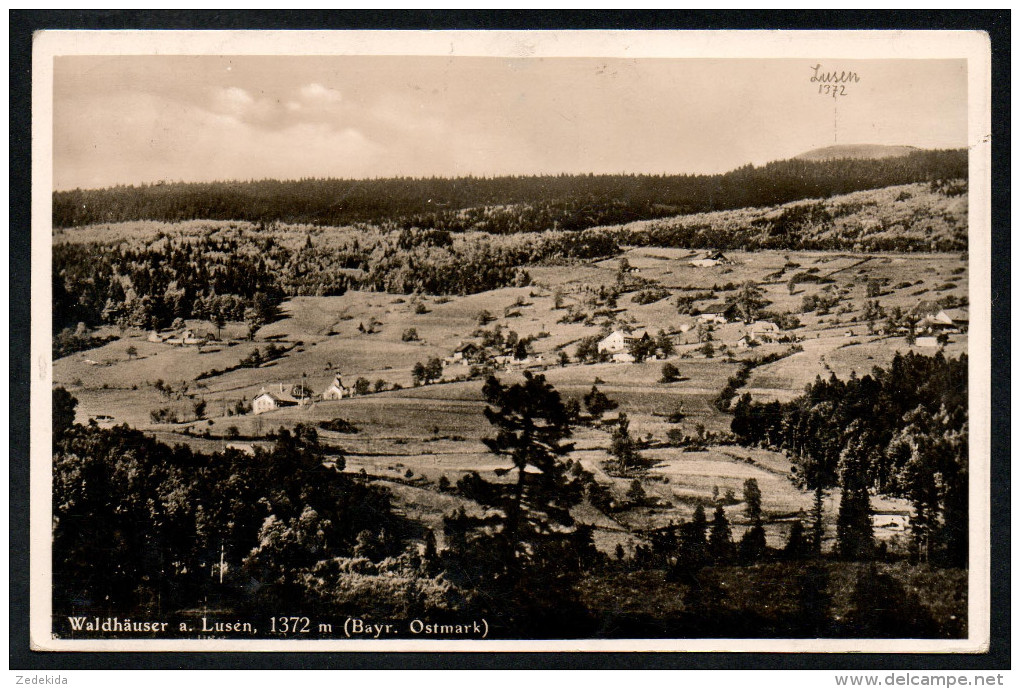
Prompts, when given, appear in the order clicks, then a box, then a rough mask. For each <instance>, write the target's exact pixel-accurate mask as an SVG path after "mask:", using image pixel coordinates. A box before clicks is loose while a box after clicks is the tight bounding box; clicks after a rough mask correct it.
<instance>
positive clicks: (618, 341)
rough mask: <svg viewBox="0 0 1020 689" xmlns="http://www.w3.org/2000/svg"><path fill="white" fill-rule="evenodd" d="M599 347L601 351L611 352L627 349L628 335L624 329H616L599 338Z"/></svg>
mask: <svg viewBox="0 0 1020 689" xmlns="http://www.w3.org/2000/svg"><path fill="white" fill-rule="evenodd" d="M598 349H599V351H600V352H609V353H610V354H615V353H616V352H623V351H626V349H627V336H626V335H625V334H624V333H623V331H622V330H614V331H613V332H611V333H609V334H608V335H606V336H605V337H603V338H602V339H601V340H599V344H598Z"/></svg>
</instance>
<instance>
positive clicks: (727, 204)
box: [53, 149, 967, 234]
mask: <svg viewBox="0 0 1020 689" xmlns="http://www.w3.org/2000/svg"><path fill="white" fill-rule="evenodd" d="M966 177H967V154H966V151H965V150H962V149H961V150H939V151H915V152H912V153H910V154H909V155H906V156H902V157H897V158H883V159H876V160H861V159H857V160H855V159H842V160H826V161H805V160H796V159H794V160H784V161H777V162H772V163H768V164H766V165H762V166H757V167H756V166H752V165H745V166H743V167H740V168H737V169H735V170H732V171H730V172H727V173H724V174H716V175H558V176H512V177H493V178H485V177H461V178H454V179H447V178H410V177H401V178H390V179H375V180H344V179H302V180H295V181H278V180H261V181H249V182H208V183H160V184H152V185H141V186H118V187H113V188H108V189H93V190H83V189H75V190H72V191H60V192H54V194H53V224H54V226H55V227H74V226H81V225H90V224H96V223H111V222H124V221H130V220H158V221H164V222H179V221H182V220H192V219H221V220H248V221H251V222H272V221H283V222H292V223H311V224H316V225H331V226H343V225H350V224H356V223H371V224H379V225H384V226H389V227H393V228H410V227H420V228H428V229H440V230H447V231H452V232H463V231H466V230H481V231H486V232H491V233H496V234H504V233H516V232H535V231H544V230H551V229H564V230H579V229H584V228H588V227H595V226H599V225H610V224H618V223H625V222H630V221H633V220H643V219H651V218H661V217H668V216H672V215H680V214H687V213H700V212H707V211H716V210H726V209H733V208H744V207H748V206H769V205H775V204H782V203H787V202H789V201H796V200H799V199H805V198H825V197H829V196H834V195H837V194H846V193H849V192H853V191H860V190H863V189H874V188H879V187H886V186H891V185H896V184H908V183H913V182H929V181H934V180H940V179H959V178H966Z"/></svg>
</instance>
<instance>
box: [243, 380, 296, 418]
mask: <svg viewBox="0 0 1020 689" xmlns="http://www.w3.org/2000/svg"><path fill="white" fill-rule="evenodd" d="M298 387H299V386H295V387H294V390H297V389H298ZM302 389H303V388H302ZM294 390H292V391H291V392H287V391H286V390H285V386H284V384H283V383H280V387H279V390H275V389H274V390H272V391H269V390H266V389H265V388H262V390H261V391H260V392H259V394H257V395H255V397H254V398H253V399H252V401H251V411H252V413H253V414H264V413H265V412H268V411H274V410H276V409H282V408H283V407H294V406H298V405H304V404H308V403H309V402H311V397H310V396H307V395H304V394H301V395H298V396H295V395H294V394H293V392H294Z"/></svg>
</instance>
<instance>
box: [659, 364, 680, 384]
mask: <svg viewBox="0 0 1020 689" xmlns="http://www.w3.org/2000/svg"><path fill="white" fill-rule="evenodd" d="M678 380H680V371H679V369H677V367H676V366H674V365H673V364H670V363H665V364H663V365H662V377H661V378H660V379H659V382H660V383H674V382H676V381H678Z"/></svg>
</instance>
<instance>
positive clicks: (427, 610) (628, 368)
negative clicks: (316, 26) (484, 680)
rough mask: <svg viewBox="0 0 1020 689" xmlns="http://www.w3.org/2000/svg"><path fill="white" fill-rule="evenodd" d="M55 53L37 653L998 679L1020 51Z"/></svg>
mask: <svg viewBox="0 0 1020 689" xmlns="http://www.w3.org/2000/svg"><path fill="white" fill-rule="evenodd" d="M34 53H35V54H34V56H33V59H34V72H33V90H34V94H35V95H34V104H33V127H34V133H35V136H34V137H33V147H34V168H33V180H32V184H33V222H32V225H33V292H32V310H33V314H34V318H33V324H32V346H33V362H34V363H33V370H32V418H31V423H32V504H31V512H32V514H31V519H32V523H31V528H32V548H31V561H32V581H33V589H32V620H31V622H32V643H33V648H36V649H38V650H51V651H73V650H90V651H140V650H217V651H245V650H251V651H272V650H303V651H314V650H330V651H338V650H339V651H343V650H351V651H422V650H460V651H505V650H518V649H519V650H532V651H535V650H551V651H565V650H573V651H585V650H590V651H599V650H636V651H684V650H700V651H781V652H803V651H815V652H816V651H832V652H850V651H861V652H869V651H870V652H875V651H881V652H916V651H924V652H943V653H949V652H971V653H973V652H980V651H981V650H983V649H987V644H988V636H989V629H988V625H989V622H988V620H989V607H990V602H989V592H988V591H989V589H988V587H989V545H988V534H989V521H990V514H989V507H988V496H989V478H988V477H989V465H990V450H989V443H990V431H989V427H990V402H989V387H988V386H989V377H990V374H989V371H990V339H991V336H990V332H991V330H990V328H991V326H990V316H989V314H990V301H991V300H990V296H989V295H990V291H989V290H990V288H989V284H990V268H989V265H990V248H989V247H990V241H991V239H990V237H991V224H990V219H989V218H990V215H989V198H990V181H991V173H990V153H989V150H990V149H989V146H990V144H989V133H990V105H989V100H988V99H989V97H990V76H989V70H990V66H989V65H990V57H989V50H988V44H987V42H986V41H985V40H983V38H982V35H981V34H979V33H976V32H910V31H906V32H880V31H873V32H839V31H835V32H807V31H805V32H797V31H791V32H774V31H770V32H676V31H660V32H642V31H618V32H612V31H559V32H554V31H549V32H537V31H531V32H509V31H503V32H470V31H464V32H458V31H438V32H371V31H352V32H344V31H336V32H304V33H300V32H258V31H248V32H187V31H185V32H174V31H162V32H101V31H93V32H89V31H46V32H42V33H41V34H40V35H39V36H37V38H36V42H35V50H34ZM972 319H973V322H972ZM35 362H38V366H36V365H35Z"/></svg>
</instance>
